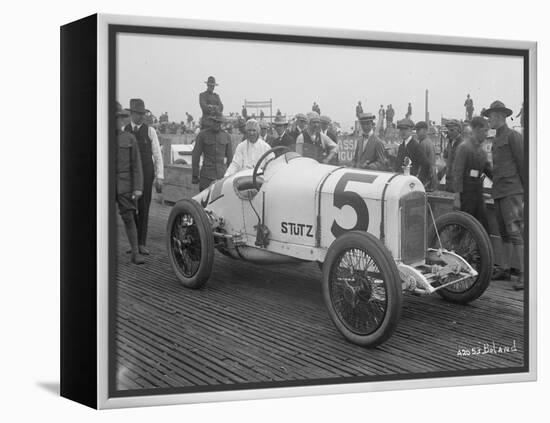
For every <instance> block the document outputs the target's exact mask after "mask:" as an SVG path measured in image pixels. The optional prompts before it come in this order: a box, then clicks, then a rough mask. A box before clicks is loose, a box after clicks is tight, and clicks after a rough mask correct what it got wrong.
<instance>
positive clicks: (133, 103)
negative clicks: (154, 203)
mask: <svg viewBox="0 0 550 423" xmlns="http://www.w3.org/2000/svg"><path fill="white" fill-rule="evenodd" d="M146 112H147V109H145V103H144V102H143V100H142V99H141V98H132V99H131V100H130V116H131V118H132V121H131V122H130V123H129V124H128V125H126V127H125V128H124V130H125V131H126V132H131V133H132V134H133V135H134V136H135V137H136V140H137V143H138V145H139V152H140V154H141V156H140V157H141V166H142V169H143V195H142V196H141V198H140V199H139V201H138V214H137V231H138V244H139V252H140V253H141V254H145V255H148V254H149V250H148V249H147V248H146V247H145V244H146V242H147V228H148V226H149V206H150V205H151V197H152V193H153V182H154V181H155V186H156V188H157V191H160V190H161V188H162V182H163V180H164V163H163V160H162V153H161V151H160V144H159V139H158V136H157V131H156V130H155V128H153V127H151V126H149V125H147V124H146V123H145V113H146ZM155 178H156V180H155Z"/></svg>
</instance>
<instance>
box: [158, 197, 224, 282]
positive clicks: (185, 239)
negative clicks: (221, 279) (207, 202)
mask: <svg viewBox="0 0 550 423" xmlns="http://www.w3.org/2000/svg"><path fill="white" fill-rule="evenodd" d="M166 233H167V239H166V247H167V251H168V258H169V260H170V263H171V265H172V268H173V269H174V272H175V273H176V275H177V277H178V279H179V280H180V282H181V283H182V284H183V285H184V286H186V287H188V288H201V287H202V286H203V285H204V284H205V283H206V281H207V280H208V278H209V277H210V273H211V272H212V265H213V263H214V236H213V234H212V228H211V227H210V221H209V219H208V216H207V215H206V212H205V211H204V209H203V208H202V207H201V206H200V205H199V203H197V202H196V201H194V200H181V201H178V202H177V203H176V204H175V205H174V207H173V208H172V211H171V212H170V217H169V218H168V225H167V228H166Z"/></svg>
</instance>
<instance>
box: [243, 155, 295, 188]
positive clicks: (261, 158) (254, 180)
mask: <svg viewBox="0 0 550 423" xmlns="http://www.w3.org/2000/svg"><path fill="white" fill-rule="evenodd" d="M279 150H284V151H285V153H288V152H289V151H290V148H288V147H285V146H284V145H279V146H277V147H273V148H271V149H269V150H268V151H266V152H265V153H264V154H262V157H260V158H259V160H258V162H257V163H256V166H254V172H252V185H253V186H254V188H256V189H257V190H258V191H259V190H260V186H259V185H258V180H257V177H258V170H259V169H260V165H261V164H262V162H263V161H264V159H265V158H266V157H267V156H269V155H270V154H272V153H274V152H275V151H279ZM270 161H271V160H270ZM268 163H269V162H267V163H266V164H265V167H264V170H265V168H266V167H267V165H268ZM262 173H263V172H262Z"/></svg>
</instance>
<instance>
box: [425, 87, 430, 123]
mask: <svg viewBox="0 0 550 423" xmlns="http://www.w3.org/2000/svg"><path fill="white" fill-rule="evenodd" d="M426 124H427V125H428V127H430V112H429V111H428V90H426Z"/></svg>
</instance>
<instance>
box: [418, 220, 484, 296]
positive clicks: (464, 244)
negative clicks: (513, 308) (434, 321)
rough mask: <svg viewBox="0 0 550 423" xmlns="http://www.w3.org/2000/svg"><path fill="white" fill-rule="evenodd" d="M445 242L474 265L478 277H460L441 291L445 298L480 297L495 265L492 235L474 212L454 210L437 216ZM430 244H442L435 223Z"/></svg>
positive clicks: (449, 248) (431, 246) (444, 243)
mask: <svg viewBox="0 0 550 423" xmlns="http://www.w3.org/2000/svg"><path fill="white" fill-rule="evenodd" d="M435 224H436V226H437V230H438V232H439V239H440V240H441V246H442V247H443V248H444V249H446V250H448V251H452V252H454V253H456V254H458V255H459V256H461V257H462V258H463V259H464V260H466V261H467V262H468V263H469V264H470V266H472V267H473V268H474V269H475V270H476V271H477V272H478V276H477V277H470V278H467V279H464V280H462V281H459V282H457V283H455V284H453V285H449V286H448V287H446V288H443V289H440V290H438V291H437V292H438V293H439V294H440V295H441V296H442V297H443V298H445V299H447V300H449V301H452V302H457V303H461V304H466V303H469V302H470V301H473V300H475V299H476V298H478V297H479V296H480V295H481V294H483V292H484V291H485V290H486V289H487V287H488V286H489V282H490V281H491V274H492V269H493V248H492V245H491V240H490V238H489V235H488V234H487V232H486V231H485V229H484V228H483V226H482V225H481V223H479V222H478V221H477V220H476V219H475V218H474V217H473V216H471V215H469V214H467V213H464V212H450V213H447V214H444V215H443V216H440V217H439V218H437V219H436V221H435ZM428 246H429V248H435V249H438V248H440V244H439V240H438V238H437V234H436V233H435V230H434V227H433V225H432V227H431V228H430V231H429V233H428Z"/></svg>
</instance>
